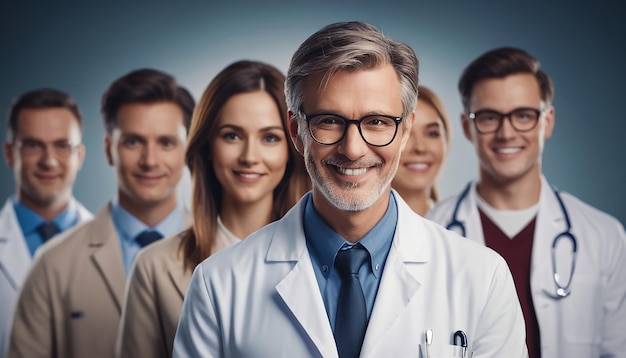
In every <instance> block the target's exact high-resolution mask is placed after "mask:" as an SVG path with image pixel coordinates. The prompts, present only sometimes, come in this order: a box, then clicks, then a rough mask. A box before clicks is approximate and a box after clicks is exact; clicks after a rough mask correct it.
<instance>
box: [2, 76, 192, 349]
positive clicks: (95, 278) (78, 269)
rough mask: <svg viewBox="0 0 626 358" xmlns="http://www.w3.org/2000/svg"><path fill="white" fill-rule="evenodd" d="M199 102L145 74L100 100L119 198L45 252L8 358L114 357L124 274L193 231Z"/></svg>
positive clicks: (169, 81) (126, 79)
mask: <svg viewBox="0 0 626 358" xmlns="http://www.w3.org/2000/svg"><path fill="white" fill-rule="evenodd" d="M193 107H194V100H193V98H192V97H191V95H190V94H189V92H188V91H187V90H185V89H184V88H182V87H180V86H178V84H177V83H176V81H175V79H174V78H173V77H171V76H170V75H168V74H165V73H163V72H159V71H155V70H151V69H141V70H137V71H133V72H131V73H128V74H127V75H125V76H123V77H121V78H120V79H118V80H116V81H115V82H114V83H113V84H112V85H111V86H110V87H109V88H108V90H107V91H106V92H105V94H104V96H103V99H102V108H101V111H102V115H103V118H104V122H105V127H106V135H105V151H106V157H107V160H108V162H109V164H110V165H111V166H112V167H114V168H115V170H116V174H117V179H118V189H117V194H116V195H115V197H114V198H113V200H111V202H110V203H108V204H107V205H106V206H105V207H104V208H103V209H102V210H100V212H99V213H98V214H97V215H96V217H95V218H94V220H93V221H92V222H89V223H87V224H85V225H82V226H79V227H75V228H74V229H72V230H70V231H67V232H65V233H64V234H62V235H59V236H57V237H56V238H55V239H53V240H51V241H50V242H49V243H48V244H47V245H44V247H42V249H41V250H40V251H39V252H38V253H37V255H36V257H35V261H34V263H33V268H32V271H31V272H30V273H29V275H28V276H27V278H26V281H25V283H24V285H23V288H22V290H21V292H20V296H19V303H18V305H17V308H16V311H15V316H14V320H13V325H12V331H11V333H10V339H9V341H8V354H7V356H8V357H28V358H32V357H63V358H71V357H112V356H113V355H114V350H115V339H116V336H117V330H118V326H119V321H120V315H121V305H122V302H123V295H124V289H125V282H126V274H127V273H128V271H129V269H130V266H131V265H132V262H133V260H134V257H135V255H136V254H137V252H138V251H139V250H140V249H141V248H142V247H143V246H145V245H147V244H149V243H150V242H153V241H154V240H157V239H158V238H160V237H164V236H171V235H175V234H177V233H178V232H180V231H182V230H183V229H184V228H185V227H187V226H188V224H189V220H190V216H189V213H188V212H187V211H186V210H185V209H184V208H183V205H182V202H181V201H180V200H179V198H178V194H177V189H178V188H177V187H178V184H179V182H180V179H181V177H182V174H183V170H184V162H185V161H184V155H185V146H186V136H187V130H188V128H189V123H190V120H191V113H192V111H193Z"/></svg>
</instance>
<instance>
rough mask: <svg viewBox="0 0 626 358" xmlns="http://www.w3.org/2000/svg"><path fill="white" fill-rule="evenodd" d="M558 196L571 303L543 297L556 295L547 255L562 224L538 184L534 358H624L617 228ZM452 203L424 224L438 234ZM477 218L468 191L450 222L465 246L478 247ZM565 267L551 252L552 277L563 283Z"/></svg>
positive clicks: (561, 255) (622, 256) (625, 293)
mask: <svg viewBox="0 0 626 358" xmlns="http://www.w3.org/2000/svg"><path fill="white" fill-rule="evenodd" d="M559 193H560V195H561V198H562V199H563V202H564V205H565V208H566V210H567V212H568V214H569V218H570V222H571V225H572V230H571V232H572V234H573V235H574V236H575V237H576V240H577V242H578V255H577V260H576V269H575V273H574V277H573V281H572V285H571V289H572V292H571V295H570V296H568V297H566V298H563V299H555V298H551V297H550V296H549V295H548V294H546V292H549V293H551V294H553V295H554V294H555V292H556V285H555V283H554V280H553V269H552V259H551V247H552V243H553V240H554V239H555V237H556V236H557V235H558V234H559V233H561V232H563V231H564V230H565V229H566V224H565V218H564V215H563V211H562V210H561V207H560V205H559V202H558V200H557V198H556V196H555V194H554V192H553V190H552V187H551V186H550V184H549V183H548V181H547V180H546V179H545V178H544V177H542V178H541V194H540V198H539V211H538V213H537V220H536V223H535V237H534V241H533V249H532V258H531V278H530V285H531V292H532V297H533V302H534V306H535V311H536V315H537V320H538V322H539V330H540V336H541V354H542V357H567V358H576V357H580V358H590V357H626V333H625V332H626V234H625V233H624V227H623V225H622V224H620V222H619V221H618V220H616V219H615V218H614V217H612V216H609V215H607V214H606V213H603V212H601V211H599V210H597V209H595V208H593V207H591V206H589V205H588V204H585V203H583V202H582V201H580V200H579V199H577V198H576V197H574V196H572V195H570V194H568V193H565V192H559ZM458 197H459V196H453V197H450V198H447V199H445V200H444V201H442V202H440V203H438V204H437V205H436V206H435V207H434V208H433V209H432V210H431V211H430V212H429V213H428V214H427V215H426V218H428V219H431V220H433V221H435V222H437V223H439V224H441V225H443V226H444V227H446V226H447V225H448V224H449V223H450V222H451V220H452V214H453V211H454V207H455V205H456V203H457V201H458ZM479 215H480V214H479V212H478V207H477V204H476V184H475V183H471V189H470V191H469V194H468V196H467V197H466V198H465V199H464V200H463V201H462V202H461V205H460V206H459V210H458V213H457V220H458V221H460V222H463V223H464V225H465V230H466V235H467V237H468V238H470V239H472V240H474V241H477V242H479V243H481V244H483V245H484V243H485V240H484V237H483V232H482V225H481V221H480V216H479ZM566 241H567V240H564V242H566ZM561 245H564V244H563V243H559V246H561ZM564 247H565V245H564ZM571 260H572V255H571V250H561V249H559V250H558V251H557V263H558V264H559V266H560V267H562V268H561V269H559V270H558V271H559V273H560V275H562V276H563V275H565V276H566V277H568V276H569V272H570V267H571V265H570V262H571ZM561 265H562V266H561ZM561 282H562V283H564V282H563V280H562V281H561Z"/></svg>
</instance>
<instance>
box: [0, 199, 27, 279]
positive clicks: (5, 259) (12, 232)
mask: <svg viewBox="0 0 626 358" xmlns="http://www.w3.org/2000/svg"><path fill="white" fill-rule="evenodd" d="M0 231H1V232H0V272H1V273H2V274H4V275H6V277H7V279H8V281H9V282H10V283H11V285H12V286H13V288H14V289H15V291H17V290H19V287H20V286H21V283H22V282H23V281H24V279H25V277H26V274H27V273H28V269H29V267H30V263H31V262H32V257H31V256H30V252H29V251H28V247H27V246H26V241H25V240H24V234H23V233H22V229H21V228H20V226H19V223H18V222H17V217H16V216H15V210H13V201H12V200H11V199H8V200H7V201H6V203H5V204H4V207H3V208H2V211H1V212H0Z"/></svg>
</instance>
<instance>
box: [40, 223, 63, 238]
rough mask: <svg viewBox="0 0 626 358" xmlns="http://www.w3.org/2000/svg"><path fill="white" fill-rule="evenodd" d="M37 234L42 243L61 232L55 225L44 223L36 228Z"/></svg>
mask: <svg viewBox="0 0 626 358" xmlns="http://www.w3.org/2000/svg"><path fill="white" fill-rule="evenodd" d="M37 232H38V233H39V235H41V237H42V238H43V241H47V240H48V239H49V238H51V237H53V236H54V235H56V234H58V233H60V232H61V230H60V229H59V228H58V227H57V226H56V224H55V223H52V222H45V223H43V224H41V225H39V226H38V227H37Z"/></svg>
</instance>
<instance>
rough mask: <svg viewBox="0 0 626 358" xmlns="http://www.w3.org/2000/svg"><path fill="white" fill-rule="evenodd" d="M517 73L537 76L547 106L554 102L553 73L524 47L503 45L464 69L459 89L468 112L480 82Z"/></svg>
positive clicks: (486, 53)
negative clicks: (547, 71) (471, 99)
mask: <svg viewBox="0 0 626 358" xmlns="http://www.w3.org/2000/svg"><path fill="white" fill-rule="evenodd" d="M517 73H528V74H531V75H533V76H535V78H536V79H537V82H538V83H539V89H540V91H541V99H542V100H543V101H544V102H545V103H546V105H550V104H552V98H553V97H554V85H553V83H552V79H551V78H550V76H548V75H547V74H546V73H545V72H543V71H542V70H541V64H540V63H539V60H537V59H536V58H535V57H533V56H531V55H530V54H529V53H528V52H526V51H524V50H522V49H519V48H515V47H501V48H496V49H493V50H491V51H488V52H485V53H484V54H482V55H481V56H480V57H478V58H477V59H475V60H474V61H473V62H472V63H470V64H469V65H468V66H467V67H466V68H465V70H464V71H463V74H462V75H461V79H460V80H459V92H460V93H461V98H462V100H463V108H464V109H465V111H466V112H467V111H469V101H470V98H471V97H472V91H473V89H474V85H475V84H476V83H477V82H479V81H480V80H483V79H486V78H504V77H506V76H509V75H513V74H517Z"/></svg>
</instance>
